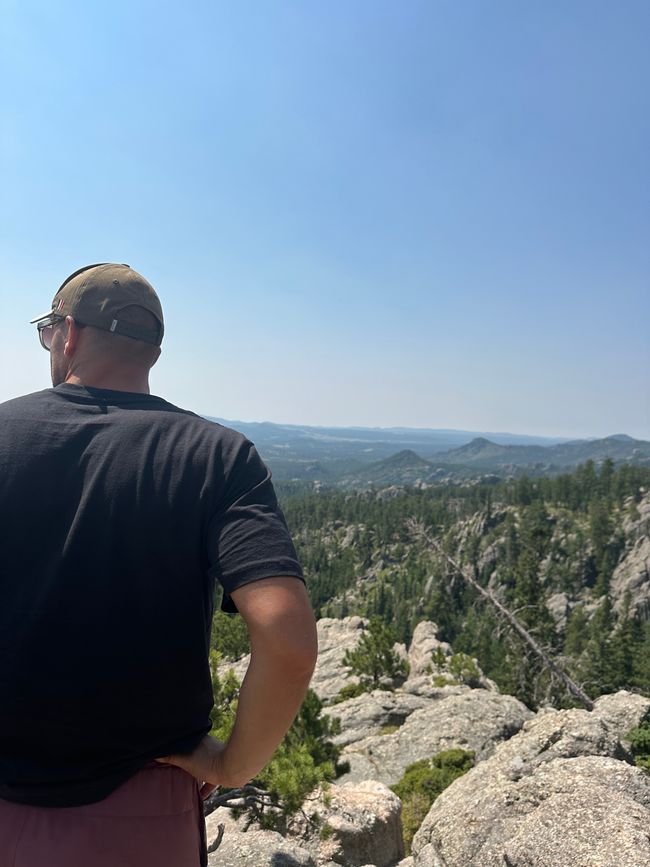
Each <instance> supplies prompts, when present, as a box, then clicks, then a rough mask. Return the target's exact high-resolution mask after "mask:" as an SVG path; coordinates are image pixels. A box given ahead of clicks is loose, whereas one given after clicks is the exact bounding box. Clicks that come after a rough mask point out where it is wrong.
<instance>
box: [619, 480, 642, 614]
mask: <svg viewBox="0 0 650 867" xmlns="http://www.w3.org/2000/svg"><path fill="white" fill-rule="evenodd" d="M637 509H638V514H639V517H638V518H637V519H636V520H634V521H632V520H630V519H628V520H627V521H626V522H625V524H624V530H625V533H626V536H627V537H628V539H630V540H631V541H630V545H629V547H628V548H627V550H626V551H625V553H624V555H623V557H622V559H621V560H620V562H619V564H618V565H617V567H616V569H615V570H614V574H613V575H612V582H611V593H612V602H613V607H614V611H615V612H616V613H617V614H620V613H621V611H622V610H623V608H624V605H625V600H626V596H628V594H629V599H630V610H631V613H632V614H640V615H642V616H644V617H647V616H648V615H649V614H650V495H649V494H646V496H645V497H644V498H643V500H641V502H640V503H638V505H637Z"/></svg>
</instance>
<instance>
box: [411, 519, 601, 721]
mask: <svg viewBox="0 0 650 867" xmlns="http://www.w3.org/2000/svg"><path fill="white" fill-rule="evenodd" d="M407 527H408V529H409V532H410V533H411V535H412V536H413V537H414V538H416V539H420V540H422V541H423V542H425V543H426V544H427V545H428V547H429V548H430V549H432V550H433V551H435V552H436V553H437V554H439V555H440V556H441V557H443V558H444V560H445V561H446V562H447V563H448V564H449V565H450V566H451V567H452V568H453V569H454V571H455V573H456V574H458V575H460V576H461V577H462V578H463V579H464V580H465V581H466V582H467V583H468V584H469V585H470V586H471V587H473V588H474V590H476V592H477V593H478V594H479V595H480V596H481V597H482V598H483V599H485V600H486V601H487V602H489V603H490V605H491V606H492V607H493V608H494V609H495V611H496V612H497V614H498V615H499V616H500V617H502V618H503V619H504V620H505V621H506V622H507V623H508V625H509V626H510V627H511V628H512V629H513V630H514V631H515V632H516V633H517V635H518V636H519V637H520V638H521V639H522V640H523V641H524V642H525V643H526V645H527V646H528V647H529V648H530V649H531V650H532V651H533V653H534V654H535V655H536V656H537V657H538V659H540V660H541V661H542V663H543V665H544V667H545V668H547V669H548V670H549V671H550V672H551V673H552V675H554V676H555V677H556V678H557V679H558V680H559V681H560V682H561V683H563V684H564V686H565V687H566V688H567V689H568V690H569V692H570V693H571V695H573V696H574V698H576V699H577V700H578V701H579V702H580V703H581V704H582V705H584V707H586V708H587V710H593V707H594V703H593V701H592V700H591V699H590V698H589V696H588V695H587V694H586V693H585V692H584V690H583V689H582V688H581V687H580V686H578V684H577V683H576V682H575V681H574V680H572V678H570V677H569V675H568V674H567V673H566V672H565V671H563V670H562V669H561V668H560V667H559V666H558V665H557V663H556V662H554V661H553V660H552V659H551V657H550V656H549V655H548V653H546V651H545V650H544V648H543V647H541V645H540V644H539V643H538V642H537V641H535V639H534V638H533V636H532V635H531V634H530V632H529V631H528V630H527V629H526V628H525V627H524V626H522V624H521V623H520V622H519V621H518V620H517V618H516V617H515V615H514V614H512V612H511V611H509V610H508V609H507V608H506V607H505V606H504V605H502V604H501V603H500V602H499V600H498V599H497V598H496V597H495V596H494V594H493V593H491V592H490V591H489V590H488V589H487V588H485V587H482V586H481V585H480V584H479V582H478V581H477V580H476V579H475V578H474V575H473V574H472V572H471V571H470V570H469V569H465V568H463V566H461V565H460V563H458V562H457V561H456V560H454V558H453V557H450V555H449V554H447V552H446V551H445V550H444V549H443V547H442V545H441V544H440V542H439V541H438V540H437V539H434V538H432V536H430V535H429V533H428V532H427V531H426V529H425V527H424V524H423V523H422V521H421V520H419V519H417V518H408V519H407Z"/></svg>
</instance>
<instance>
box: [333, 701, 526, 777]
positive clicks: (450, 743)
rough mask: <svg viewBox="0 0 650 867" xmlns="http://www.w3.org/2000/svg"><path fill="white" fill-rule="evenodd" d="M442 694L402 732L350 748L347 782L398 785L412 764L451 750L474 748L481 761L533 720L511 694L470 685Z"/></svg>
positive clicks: (346, 757)
mask: <svg viewBox="0 0 650 867" xmlns="http://www.w3.org/2000/svg"><path fill="white" fill-rule="evenodd" d="M441 692H443V695H442V696H441V697H439V699H438V700H435V701H430V702H428V704H427V705H426V706H425V707H422V708H420V709H418V710H414V711H413V713H411V715H410V716H409V717H408V718H407V720H406V722H405V723H404V725H402V726H401V727H400V728H399V729H398V730H397V731H395V732H392V733H390V734H384V735H381V734H377V735H371V736H369V737H367V738H364V739H363V740H360V741H356V742H354V743H351V744H350V745H349V746H347V747H346V748H345V749H344V751H343V753H342V755H341V760H345V761H348V762H349V763H350V771H349V772H348V773H347V774H345V775H344V776H342V777H341V780H344V781H360V780H368V779H373V780H379V781H381V782H382V783H385V784H386V785H389V786H393V785H395V784H396V783H397V782H399V780H400V779H401V777H402V775H403V774H404V771H405V770H406V768H407V767H408V765H410V764H412V763H413V762H417V761H419V760H420V759H428V758H431V757H432V756H434V755H435V754H436V753H439V752H442V751H443V750H449V749H464V750H472V751H473V752H474V753H475V754H476V756H477V759H479V760H481V759H484V758H486V757H487V756H489V755H490V754H491V753H492V752H493V750H494V748H495V746H496V745H497V744H498V743H500V742H501V741H503V740H505V739H507V738H510V737H512V735H514V734H515V733H516V732H518V731H519V729H520V728H521V727H522V725H523V724H524V722H525V721H526V720H527V719H529V718H530V717H531V716H532V714H531V712H530V711H529V710H528V708H527V707H526V706H525V705H524V704H522V703H521V702H520V701H518V700H517V699H516V698H513V697H512V696H509V695H499V694H497V693H492V692H488V691H486V690H483V689H469V688H468V687H457V688H455V690H454V691H452V692H451V693H450V694H444V691H441ZM334 710H335V708H334Z"/></svg>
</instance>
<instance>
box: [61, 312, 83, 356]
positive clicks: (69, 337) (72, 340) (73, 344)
mask: <svg viewBox="0 0 650 867" xmlns="http://www.w3.org/2000/svg"><path fill="white" fill-rule="evenodd" d="M65 324H66V328H67V329H68V330H67V333H66V335H65V344H64V346H63V354H64V355H65V356H66V357H67V358H71V357H72V356H73V355H74V354H75V352H76V351H77V346H78V345H79V334H80V332H81V329H80V328H79V326H78V325H77V323H76V322H75V321H74V319H73V318H72V316H66V317H65Z"/></svg>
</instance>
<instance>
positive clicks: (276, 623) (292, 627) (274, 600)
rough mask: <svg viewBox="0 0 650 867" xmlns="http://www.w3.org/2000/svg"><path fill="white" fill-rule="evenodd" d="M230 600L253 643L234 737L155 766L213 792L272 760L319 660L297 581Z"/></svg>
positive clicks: (248, 590)
mask: <svg viewBox="0 0 650 867" xmlns="http://www.w3.org/2000/svg"><path fill="white" fill-rule="evenodd" d="M232 599H233V601H234V602H235V604H236V606H237V608H238V609H239V612H240V614H241V616H242V617H243V618H244V621H245V622H246V626H247V628H248V632H249V635H250V641H251V659H250V664H249V666H248V670H247V672H246V676H245V677H244V680H243V682H242V686H241V690H240V693H239V702H238V705H237V716H236V719H235V725H234V727H233V731H232V734H231V736H230V738H229V739H228V742H227V743H226V744H225V745H223V744H221V743H220V742H219V741H217V740H216V739H214V738H211V737H209V736H206V737H205V738H204V739H203V740H202V741H201V743H200V744H199V745H198V746H197V748H196V749H195V750H194V752H193V753H190V754H189V755H187V756H166V757H164V758H161V759H159V761H165V762H168V763H170V764H175V765H178V766H179V767H182V768H184V769H185V770H186V771H188V772H189V773H191V774H192V775H193V776H194V777H196V778H197V779H198V780H199V781H201V782H205V783H208V784H212V785H218V786H241V785H244V783H247V782H248V781H249V780H250V779H252V778H253V777H254V776H255V775H256V774H257V773H259V771H260V770H261V769H262V768H263V767H264V766H265V765H266V764H267V763H268V761H269V760H270V759H271V757H272V755H273V753H274V752H275V750H276V749H277V747H278V745H279V744H280V742H281V740H282V738H283V737H284V735H285V734H286V732H287V730H288V729H289V727H290V726H291V723H292V722H293V720H294V719H295V716H296V714H297V713H298V710H299V709H300V705H301V704H302V700H303V699H304V697H305V693H306V692H307V687H308V685H309V681H310V679H311V675H312V672H313V670H314V665H315V664H316V656H317V652H318V647H317V639H316V623H315V620H314V614H313V611H312V608H311V603H310V601H309V597H308V595H307V591H306V589H305V586H304V584H303V583H302V582H301V581H299V580H297V579H296V578H290V577H287V576H278V577H276V578H263V579H261V580H259V581H254V582H252V583H250V584H245V585H244V586H243V587H240V588H239V589H237V590H235V591H233V593H232ZM204 788H205V787H204Z"/></svg>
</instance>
